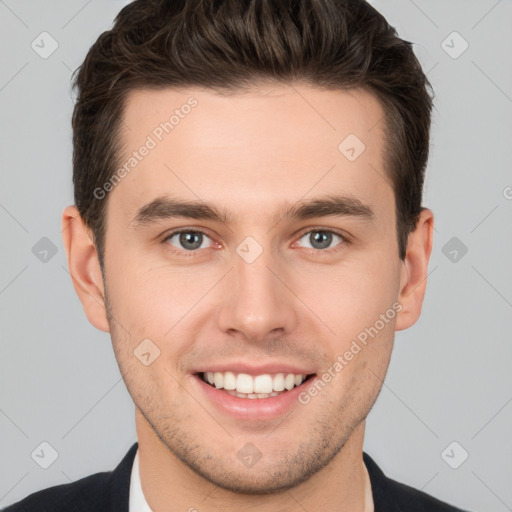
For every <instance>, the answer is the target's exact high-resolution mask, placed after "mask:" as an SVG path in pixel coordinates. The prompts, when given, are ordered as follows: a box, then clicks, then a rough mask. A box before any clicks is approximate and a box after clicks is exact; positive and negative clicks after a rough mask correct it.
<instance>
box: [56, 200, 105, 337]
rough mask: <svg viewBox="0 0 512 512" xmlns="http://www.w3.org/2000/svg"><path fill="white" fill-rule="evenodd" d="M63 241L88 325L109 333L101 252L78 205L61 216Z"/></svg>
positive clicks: (67, 209)
mask: <svg viewBox="0 0 512 512" xmlns="http://www.w3.org/2000/svg"><path fill="white" fill-rule="evenodd" d="M62 240H63V242H64V248H65V249H66V254H67V260H68V267H69V273H70V274H71V279H72V281H73V286H74V287H75V290H76V293H77V294H78V297H79V299H80V302H81V303H82V306H83V308H84V311H85V314H86V316H87V318H88V319H89V322H91V324H92V325H94V327H96V328H97V329H99V330H100V331H105V332H109V331H110V328H109V325H108V319H107V312H106V308H105V297H104V295H105V290H104V284H103V276H102V274H101V267H100V263H99V259H98V253H97V252H96V246H95V245H94V242H93V238H92V234H91V230H90V229H89V228H88V227H87V226H86V225H85V223H84V221H83V220H82V217H81V215H80V213H79V212H78V210H77V208H76V206H73V205H71V206H67V207H66V208H65V210H64V212H63V214H62Z"/></svg>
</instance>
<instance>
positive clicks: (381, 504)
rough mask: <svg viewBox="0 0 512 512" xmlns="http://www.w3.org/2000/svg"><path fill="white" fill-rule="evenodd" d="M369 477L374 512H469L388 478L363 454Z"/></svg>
mask: <svg viewBox="0 0 512 512" xmlns="http://www.w3.org/2000/svg"><path fill="white" fill-rule="evenodd" d="M363 460H364V463H365V465H366V467H367V469H368V474H369V475H370V482H371V485H372V494H373V501H374V504H375V510H376V511H379V512H380V511H382V512H406V511H410V510H414V512H469V511H464V510H462V509H460V508H457V507H455V506H453V505H450V504H448V503H446V502H443V501H440V500H438V499H437V498H434V497H433V496H431V495H430V494H427V493H425V492H423V491H419V490H418V489H414V488H413V487H410V486H408V485H405V484H402V483H400V482H397V481H396V480H393V479H391V478H388V477H387V476H386V475H385V474H384V473H383V472H382V470H381V469H380V468H379V466H378V465H377V463H376V462H375V461H374V460H373V459H372V458H371V457H370V456H369V455H368V454H367V453H364V452H363Z"/></svg>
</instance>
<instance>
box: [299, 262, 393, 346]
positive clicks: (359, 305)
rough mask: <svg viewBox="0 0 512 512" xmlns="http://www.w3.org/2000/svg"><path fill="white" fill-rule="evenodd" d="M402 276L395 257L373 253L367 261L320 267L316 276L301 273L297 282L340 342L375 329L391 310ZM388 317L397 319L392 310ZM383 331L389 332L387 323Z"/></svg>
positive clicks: (303, 297) (308, 301) (315, 311)
mask: <svg viewBox="0 0 512 512" xmlns="http://www.w3.org/2000/svg"><path fill="white" fill-rule="evenodd" d="M399 277H400V275H399V272H398V267H397V265H396V262H395V261H394V260H393V259H392V258H388V259H386V258H385V257H383V256H381V257H379V255H376V256H373V255H372V254H370V255H366V256H365V258H364V259H363V258H360V259H358V260H356V258H354V259H351V260H350V261H349V260H348V259H347V260H346V261H344V262H343V264H341V265H339V266H337V267H334V266H324V267H318V269H317V270H316V271H315V273H314V274H313V273H311V272H309V273H308V272H306V271H304V272H301V273H299V274H297V275H296V276H295V277H294V280H295V286H296V288H295V289H296V290H297V295H298V296H299V297H301V298H302V299H303V301H304V303H305V304H307V305H308V306H309V307H310V308H311V310H312V311H313V313H314V314H315V316H316V317H318V318H319V319H320V320H321V321H322V322H323V323H324V324H325V325H326V326H328V327H329V328H330V331H334V333H333V332H331V334H332V335H333V336H334V337H335V338H336V339H337V340H339V342H340V343H341V342H342V340H345V341H347V340H349V339H351V338H352V337H355V336H356V335H357V334H358V333H359V332H360V331H361V330H363V329H364V328H366V327H370V326H372V325H373V324H374V323H375V322H376V321H378V320H379V318H380V315H381V314H385V313H386V312H388V311H389V310H390V308H392V306H393V304H394V303H395V302H396V300H397V297H398V284H399ZM388 316H389V317H392V318H393V317H394V310H393V309H391V311H389V315H388ZM392 318H391V319H392ZM390 323H391V322H390ZM379 325H380V324H379ZM382 330H384V331H386V333H387V331H389V326H388V324H387V323H386V329H382ZM326 332H328V331H326Z"/></svg>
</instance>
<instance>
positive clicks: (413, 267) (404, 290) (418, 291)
mask: <svg viewBox="0 0 512 512" xmlns="http://www.w3.org/2000/svg"><path fill="white" fill-rule="evenodd" d="M433 236H434V214H433V213H432V211H431V210H429V209H428V208H424V209H423V210H422V211H421V213H420V216H419V219H418V222H417V223H416V228H415V230H414V231H412V232H411V233H410V234H409V239H408V242H407V252H406V254H405V259H404V261H403V263H402V269H401V273H400V295H399V302H400V304H401V305H402V308H403V309H402V310H401V311H400V312H399V313H398V316H397V321H396V324H395V330H396V331H401V330H403V329H408V328H409V327H411V325H414V324H415V323H416V321H417V320H418V318H419V316H420V314H421V306H422V304H423V298H424V296H425V289H426V287H427V271H428V262H429V259H430V253H431V252H432V242H433Z"/></svg>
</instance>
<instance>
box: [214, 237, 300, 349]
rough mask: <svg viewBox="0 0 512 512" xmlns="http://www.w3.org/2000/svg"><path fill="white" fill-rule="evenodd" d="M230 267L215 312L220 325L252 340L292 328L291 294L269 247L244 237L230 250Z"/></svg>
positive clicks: (293, 319)
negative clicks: (277, 274)
mask: <svg viewBox="0 0 512 512" xmlns="http://www.w3.org/2000/svg"><path fill="white" fill-rule="evenodd" d="M233 267H234V268H233V271H232V272H230V273H229V278H228V280H227V282H226V285H225V286H226V291H225V297H224V299H223V300H222V302H221V305H220V307H219V311H218V316H217V319H218V323H219V328H220V329H222V330H223V331H225V332H227V331H239V332H240V333H242V334H244V335H245V337H246V338H248V339H251V340H259V339H262V338H264V337H265V336H266V335H268V334H269V333H270V332H272V331H276V330H283V331H285V332H287V331H290V330H292V329H293V328H294V326H295V324H296V321H297V317H296V311H295V304H294V301H293V294H292V293H291V292H290V291H289V290H288V289H287V288H286V286H284V285H283V283H282V282H281V280H280V279H278V277H276V275H275V273H276V270H275V269H277V268H279V265H278V262H276V261H275V258H274V256H273V254H272V251H271V249H270V248H269V247H266V248H265V249H264V248H263V246H262V245H260V244H259V243H258V242H256V240H255V239H254V238H252V237H247V238H246V239H245V240H244V241H242V242H241V243H240V244H239V246H238V247H237V248H236V253H233ZM281 279H283V280H284V281H286V278H285V277H284V276H283V277H281ZM281 334H282V333H281Z"/></svg>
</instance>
